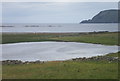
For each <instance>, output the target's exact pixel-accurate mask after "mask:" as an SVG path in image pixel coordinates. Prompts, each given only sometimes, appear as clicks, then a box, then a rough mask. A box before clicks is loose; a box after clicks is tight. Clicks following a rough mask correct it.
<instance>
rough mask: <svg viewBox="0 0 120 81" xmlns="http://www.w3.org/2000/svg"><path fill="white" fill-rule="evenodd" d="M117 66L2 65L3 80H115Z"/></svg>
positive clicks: (91, 63)
mask: <svg viewBox="0 0 120 81" xmlns="http://www.w3.org/2000/svg"><path fill="white" fill-rule="evenodd" d="M117 67H118V64H117V63H108V62H103V61H102V62H100V61H99V62H78V61H66V62H46V63H43V64H28V65H27V64H25V65H3V74H2V76H3V79H117V77H118V74H117V72H118V70H117V69H118V68H117Z"/></svg>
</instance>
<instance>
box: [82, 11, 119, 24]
mask: <svg viewBox="0 0 120 81" xmlns="http://www.w3.org/2000/svg"><path fill="white" fill-rule="evenodd" d="M119 12H120V10H117V9H111V10H104V11H101V12H100V13H98V14H97V15H95V16H94V17H93V18H92V19H89V20H83V21H81V22H80V23H120V13H119Z"/></svg>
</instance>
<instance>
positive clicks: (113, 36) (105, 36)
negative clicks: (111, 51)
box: [2, 32, 120, 45]
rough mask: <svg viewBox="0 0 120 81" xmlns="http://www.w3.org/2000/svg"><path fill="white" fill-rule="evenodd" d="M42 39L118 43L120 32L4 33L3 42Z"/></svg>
mask: <svg viewBox="0 0 120 81" xmlns="http://www.w3.org/2000/svg"><path fill="white" fill-rule="evenodd" d="M41 41H68V42H85V43H98V44H106V45H120V44H118V33H117V32H111V33H110V32H108V33H97V34H96V33H90V34H81V33H27V34H7V33H3V35H2V43H3V44H5V43H17V42H41Z"/></svg>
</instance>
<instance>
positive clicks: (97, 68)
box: [2, 32, 120, 79]
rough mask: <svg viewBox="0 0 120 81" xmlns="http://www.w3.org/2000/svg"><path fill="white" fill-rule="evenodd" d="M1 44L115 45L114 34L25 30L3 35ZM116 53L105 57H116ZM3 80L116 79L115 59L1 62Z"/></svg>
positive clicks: (116, 34)
mask: <svg viewBox="0 0 120 81" xmlns="http://www.w3.org/2000/svg"><path fill="white" fill-rule="evenodd" d="M2 36H3V42H2V43H3V44H5V43H17V42H38V41H71V42H87V43H100V44H106V45H120V44H118V33H117V32H113V33H110V32H108V33H89V34H81V33H62V34H59V33H56V34H52V33H28V34H5V33H4V34H3V35H2ZM118 54H120V52H119V53H112V54H108V55H106V56H108V57H118ZM2 68H3V73H2V77H3V79H117V78H118V62H110V61H105V60H101V61H92V60H91V61H90V60H89V61H53V62H52V61H51V62H44V63H39V64H18V65H17V64H13V65H3V66H2Z"/></svg>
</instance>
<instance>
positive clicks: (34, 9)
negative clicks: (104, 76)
mask: <svg viewBox="0 0 120 81" xmlns="http://www.w3.org/2000/svg"><path fill="white" fill-rule="evenodd" d="M66 1H67V0H66ZM0 5H2V20H1V21H0V22H2V23H79V22H80V21H82V20H86V19H91V18H92V17H93V16H95V15H96V14H98V13H99V12H100V11H103V10H108V9H117V8H118V3H117V2H3V3H2V4H1V3H0Z"/></svg>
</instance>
